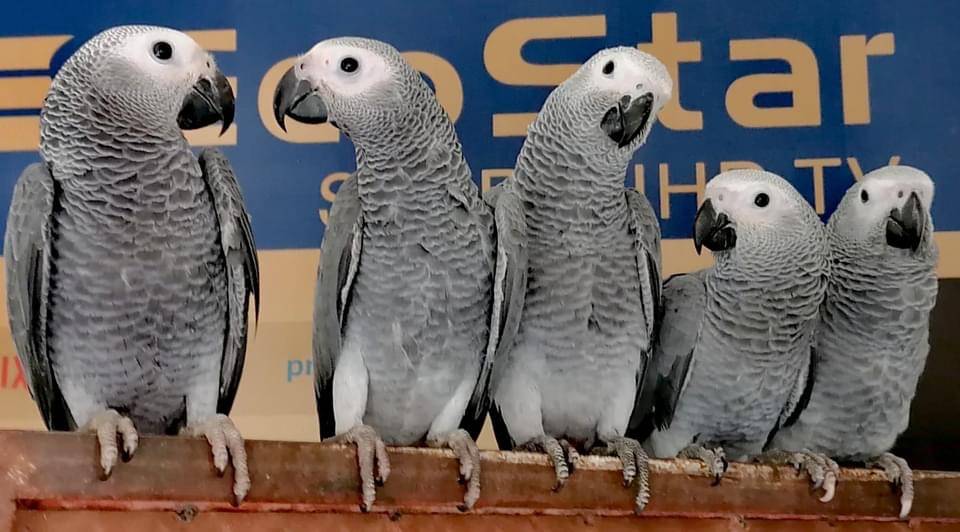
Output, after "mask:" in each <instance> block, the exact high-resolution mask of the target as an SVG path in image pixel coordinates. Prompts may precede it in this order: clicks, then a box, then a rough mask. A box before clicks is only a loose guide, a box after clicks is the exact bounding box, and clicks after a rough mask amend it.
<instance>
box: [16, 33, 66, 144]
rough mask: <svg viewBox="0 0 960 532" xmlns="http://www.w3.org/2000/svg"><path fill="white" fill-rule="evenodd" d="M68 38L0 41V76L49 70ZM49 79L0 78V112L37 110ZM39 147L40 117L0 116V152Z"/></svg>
mask: <svg viewBox="0 0 960 532" xmlns="http://www.w3.org/2000/svg"><path fill="white" fill-rule="evenodd" d="M72 38H73V36H71V35H47V36H43V37H3V38H0V74H2V73H5V72H3V71H11V70H14V71H15V70H50V61H51V60H52V59H53V55H54V54H55V53H57V50H59V49H60V47H61V46H63V45H64V44H65V43H66V42H67V41H69V40H70V39H72ZM50 82H51V78H50V77H49V76H23V77H3V78H0V109H4V110H6V109H16V110H23V109H30V110H37V111H38V114H39V109H40V107H41V106H42V105H43V97H44V96H45V95H46V94H47V90H49V89H50ZM39 145H40V117H39V116H38V115H32V116H7V117H0V152H4V151H33V150H36V149H37V147H38V146H39Z"/></svg>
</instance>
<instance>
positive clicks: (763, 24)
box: [0, 0, 960, 248]
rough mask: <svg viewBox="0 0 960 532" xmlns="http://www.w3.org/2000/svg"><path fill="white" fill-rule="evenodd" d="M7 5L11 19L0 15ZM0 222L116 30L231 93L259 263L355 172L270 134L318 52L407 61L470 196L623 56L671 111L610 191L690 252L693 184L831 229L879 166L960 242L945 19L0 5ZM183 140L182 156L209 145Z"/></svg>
mask: <svg viewBox="0 0 960 532" xmlns="http://www.w3.org/2000/svg"><path fill="white" fill-rule="evenodd" d="M14 4H16V5H14ZM0 14H2V16H0V210H2V211H3V212H6V209H7V206H8V202H9V200H10V194H11V192H12V189H13V185H14V182H15V180H16V178H17V176H19V174H20V171H21V170H22V169H23V168H24V167H25V166H26V165H27V164H29V163H31V162H34V161H36V160H37V159H38V155H37V153H36V142H37V140H36V129H35V126H36V116H37V113H38V107H39V103H40V101H42V95H43V92H44V91H45V87H46V85H45V83H46V84H48V83H49V77H50V76H52V75H53V73H55V72H56V69H57V68H59V67H60V66H61V65H62V64H63V62H64V61H65V60H66V59H67V57H69V56H70V54H71V53H73V52H74V51H75V50H76V49H77V48H78V47H79V46H80V45H81V44H82V43H83V42H84V41H85V40H87V39H88V38H90V37H91V36H93V35H94V34H96V33H97V32H99V31H101V30H103V29H105V28H107V27H110V26H114V25H120V24H133V23H144V24H155V25H163V26H170V27H174V28H177V29H181V30H184V31H192V32H194V31H195V32H197V35H198V36H199V37H198V40H199V41H201V43H202V44H204V45H205V46H207V47H208V49H211V50H215V51H214V53H215V54H216V56H217V60H218V62H219V64H220V67H221V69H222V70H223V71H224V72H225V73H226V74H227V75H228V76H231V77H233V78H236V80H235V81H236V84H237V91H238V95H237V96H238V109H237V120H236V124H237V128H236V130H235V131H233V132H232V135H230V136H228V137H225V138H224V139H220V140H219V141H218V142H220V143H224V144H226V145H225V146H224V149H225V150H226V152H227V154H228V156H229V157H230V159H231V161H232V162H233V164H234V166H235V168H236V170H237V173H238V175H239V176H240V180H241V185H242V187H243V191H244V194H245V196H246V199H247V203H248V205H249V208H250V212H251V215H252V218H253V223H254V230H255V233H256V238H257V242H258V244H259V245H260V246H261V247H262V248H315V247H318V246H319V244H320V241H321V238H322V234H323V220H324V219H325V216H326V211H327V209H329V206H330V203H329V200H330V199H331V198H332V197H333V193H334V192H335V190H336V187H337V181H338V180H339V179H342V172H350V171H352V170H353V168H354V160H353V148H352V146H351V145H350V143H349V141H348V140H346V139H343V138H339V137H338V136H337V134H336V131H335V130H332V129H330V128H329V126H323V127H325V128H327V129H323V128H317V127H314V128H313V129H311V128H307V127H303V128H298V129H297V130H295V131H293V132H292V133H291V134H290V135H283V134H282V132H280V131H279V130H278V129H277V128H276V126H275V125H274V124H273V119H272V117H271V114H270V109H269V106H267V107H266V108H264V102H269V97H270V96H272V94H273V87H274V86H275V83H276V81H277V80H278V79H279V75H280V74H281V73H282V70H283V68H282V67H283V65H280V63H281V62H282V61H284V60H285V59H287V58H290V57H292V56H295V55H296V54H298V53H301V52H303V51H306V50H307V49H309V48H310V47H311V46H312V45H313V44H314V43H316V42H317V41H320V40H322V39H326V38H329V37H335V36H341V35H359V36H367V37H372V38H376V39H381V40H384V41H387V42H389V43H391V44H393V45H394V46H396V47H397V48H398V49H399V50H401V51H403V52H408V58H409V59H410V60H411V62H413V63H415V65H416V66H417V67H418V68H420V69H421V70H422V71H423V72H424V73H425V75H426V76H427V77H428V78H429V79H430V80H431V82H432V83H433V84H434V86H435V87H436V88H437V91H438V94H439V95H440V97H441V101H442V103H443V104H444V106H445V107H446V108H447V110H448V112H449V113H450V114H451V115H452V116H454V117H455V118H456V125H457V130H458V132H459V134H460V138H461V141H462V143H463V145H464V150H465V152H466V154H467V158H468V161H469V162H470V165H471V167H472V168H473V170H474V176H475V178H476V179H477V181H478V182H481V180H482V181H483V182H484V184H487V185H489V184H490V183H495V182H496V181H497V180H498V179H500V178H502V177H503V175H504V170H505V169H506V170H509V169H510V168H512V166H513V163H514V160H515V158H516V155H517V153H518V151H519V148H520V145H521V143H522V141H523V138H522V135H523V133H524V131H525V127H526V124H527V123H528V121H529V118H530V115H529V114H530V113H535V112H536V111H537V110H538V109H539V107H540V105H541V104H542V102H543V101H544V99H545V98H546V96H547V94H548V93H549V91H550V90H551V86H552V85H553V84H556V83H557V82H559V81H560V80H562V79H564V78H565V77H566V75H568V74H569V73H570V72H571V71H572V69H573V68H575V66H576V65H577V64H579V63H582V62H583V61H584V60H585V59H587V58H588V57H589V56H590V55H592V54H593V53H594V52H595V51H597V50H598V49H600V48H604V47H608V46H614V45H628V46H632V45H639V46H641V47H642V48H644V49H645V50H647V51H650V52H652V53H654V54H655V55H657V56H658V57H660V58H661V60H663V61H664V62H665V63H666V64H667V66H668V67H669V68H671V69H672V72H673V73H674V75H675V80H674V81H675V86H674V98H673V100H672V102H671V104H670V106H669V107H668V108H667V109H666V110H665V111H664V114H663V116H662V117H661V118H662V121H661V123H660V124H658V125H657V127H656V128H655V129H654V130H653V132H652V134H651V136H650V140H649V142H648V143H647V144H646V146H644V147H643V148H641V149H640V150H639V151H638V153H637V157H636V161H635V162H636V164H637V166H635V167H633V168H631V170H630V172H629V175H628V178H627V183H628V185H630V186H633V185H634V184H635V183H638V182H639V186H640V188H642V189H643V191H644V192H645V193H646V194H647V196H648V197H649V198H650V200H651V203H652V204H653V206H654V208H655V209H656V210H657V212H658V213H659V214H660V215H661V218H662V221H663V233H664V236H665V237H666V238H688V237H689V236H690V231H691V225H692V219H693V214H694V212H695V209H696V203H697V197H696V196H697V194H696V190H697V188H698V187H697V185H698V182H699V187H700V189H701V190H702V186H703V183H704V182H705V181H706V180H707V179H709V178H710V177H712V176H713V175H715V174H717V173H718V172H719V171H720V170H721V168H728V167H736V166H744V165H747V164H749V163H753V164H756V165H759V166H762V167H764V168H766V169H768V170H771V171H773V172H776V173H779V174H780V175H783V176H784V177H786V178H787V179H789V180H790V181H791V182H792V183H793V184H794V185H795V186H796V187H797V188H798V189H799V190H800V191H801V192H802V193H803V194H804V195H805V196H806V197H807V198H808V199H809V200H810V201H811V203H814V204H816V206H817V208H818V210H820V211H822V212H824V213H825V214H829V212H830V211H831V209H832V208H833V206H834V205H835V204H836V203H837V201H839V198H840V196H841V195H842V193H843V191H844V190H845V189H846V188H847V187H848V186H849V185H850V184H851V183H852V181H853V180H854V179H855V177H856V176H858V175H860V174H862V173H863V172H867V171H869V170H871V169H874V168H876V167H878V166H882V165H885V164H888V163H889V162H891V161H893V162H901V163H902V164H909V165H911V166H917V167H919V168H921V169H924V170H925V171H927V172H928V173H929V174H930V175H931V176H932V177H933V179H934V180H935V182H936V183H937V188H938V190H937V198H938V199H937V200H936V201H935V203H934V219H935V221H936V224H937V228H938V229H939V230H960V210H956V209H953V208H952V205H951V203H952V202H951V201H950V198H960V181H958V179H957V176H956V173H955V171H954V165H955V155H954V153H955V152H954V150H955V149H956V147H957V146H960V98H958V97H957V95H956V91H957V88H958V87H960V69H958V68H956V66H957V65H956V62H957V58H958V57H960V42H958V40H957V38H956V34H955V33H954V32H955V31H956V28H957V27H958V23H960V3H956V2H910V3H906V2H895V1H886V0H884V1H878V0H857V1H846V2H836V1H828V0H810V1H807V2H803V3H796V2H757V1H755V0H749V1H748V0H728V1H726V2H710V1H705V0H696V1H695V0H687V1H647V2H617V1H594V2H576V1H570V0H551V1H547V0H535V1H526V2H516V1H514V2H506V1H499V0H498V1H487V2H476V3H471V2H458V1H454V2H440V1H433V2H388V1H375V0H367V1H359V2H339V1H332V0H309V1H286V2H281V1H276V0H274V1H271V2H266V1H240V0H234V1H218V2H212V1H207V2H163V3H149V4H148V3H145V2H136V1H128V0H114V1H109V2H99V3H94V4H92V5H91V4H90V3H85V2H63V3H60V2H44V1H33V2H28V3H24V2H16V3H14V2H8V3H7V4H6V5H5V6H4V7H2V8H0ZM212 138H213V137H212V136H209V135H208V138H207V141H204V140H202V139H200V140H197V141H196V143H197V144H204V143H208V142H212V140H211V139H212Z"/></svg>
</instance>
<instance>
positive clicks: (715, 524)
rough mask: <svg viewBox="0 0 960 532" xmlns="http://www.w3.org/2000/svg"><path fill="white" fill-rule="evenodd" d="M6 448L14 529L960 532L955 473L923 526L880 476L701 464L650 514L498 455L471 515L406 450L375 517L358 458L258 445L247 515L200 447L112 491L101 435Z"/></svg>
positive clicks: (659, 487) (603, 486)
mask: <svg viewBox="0 0 960 532" xmlns="http://www.w3.org/2000/svg"><path fill="white" fill-rule="evenodd" d="M0 449H2V455H0V473H2V475H0V529H2V530H35V531H36V530H198V531H206V530H307V529H317V530H356V529H361V528H366V527H369V528H370V529H374V530H454V529H455V530H483V531H484V532H489V531H491V530H500V529H502V530H511V531H512V530H518V531H519V530H534V529H536V530H590V529H601V528H602V529H605V530H609V529H614V530H621V529H622V530H636V529H637V528H638V527H639V526H641V525H651V526H653V525H655V526H657V527H663V528H667V529H677V530H680V529H683V530H740V529H746V528H749V529H751V530H757V529H761V530H766V529H777V530H783V529H785V528H786V529H789V530H798V531H799V530H810V529H813V528H817V527H823V528H824V529H826V528H827V527H831V526H834V525H835V526H837V527H840V528H849V527H856V526H858V525H859V526H862V525H869V527H870V528H871V529H873V530H888V529H889V530H906V529H907V528H908V527H909V528H911V529H916V528H918V527H919V528H936V529H937V530H946V529H952V528H957V529H960V474H955V473H936V472H920V471H918V472H916V476H915V482H916V485H915V487H916V499H915V501H914V505H913V513H912V516H911V521H910V523H909V524H908V523H906V522H902V521H898V520H897V519H896V515H897V511H898V508H899V506H898V497H897V495H896V494H895V493H894V492H893V491H892V490H891V487H890V485H889V484H888V483H887V482H886V481H885V480H884V478H883V477H882V475H881V474H880V473H879V472H876V471H867V470H843V472H842V475H841V478H840V483H839V485H838V489H837V494H836V498H835V499H834V501H833V502H831V503H828V504H823V503H820V502H819V501H817V499H816V497H814V495H813V494H812V493H811V489H810V486H809V483H808V482H807V480H806V478H805V477H803V476H800V475H798V474H797V473H795V472H794V471H793V469H791V468H770V467H766V466H755V465H738V464H732V465H731V467H730V470H729V471H728V473H727V475H726V477H725V478H724V479H723V482H722V483H721V484H720V485H719V486H716V487H711V485H710V480H711V479H709V478H707V477H706V476H704V474H703V473H702V472H701V469H700V466H699V464H697V463H695V462H689V461H654V462H653V463H652V464H651V479H650V484H651V492H652V498H651V501H650V504H649V506H648V507H647V510H646V512H644V514H643V516H640V517H637V516H634V515H633V512H632V508H633V497H634V489H635V488H633V487H631V488H624V487H623V486H622V484H621V478H622V477H621V474H620V471H619V462H618V461H617V460H616V459H613V458H600V457H585V458H584V459H583V460H582V465H581V467H580V468H579V469H577V471H576V472H575V473H574V474H573V475H572V476H571V478H570V481H569V482H568V483H567V485H566V486H565V487H564V488H563V489H562V490H560V491H559V492H553V491H551V489H550V488H551V486H553V482H554V477H553V469H552V468H551V467H549V466H548V463H547V459H546V457H545V456H542V455H536V454H527V453H503V452H484V453H483V493H482V496H481V498H480V502H479V503H478V504H477V508H476V509H475V510H474V511H472V512H469V513H461V512H459V511H458V510H457V505H458V504H459V503H460V502H461V498H462V494H463V488H462V486H460V485H459V484H458V483H457V480H456V479H457V462H456V460H455V459H454V457H453V455H452V453H450V452H448V451H441V450H433V449H406V448H396V449H391V450H390V458H391V461H392V465H393V468H392V469H393V472H392V475H391V477H390V479H389V481H388V482H387V483H386V485H385V486H383V487H381V488H380V489H379V490H378V492H377V502H376V505H375V507H374V511H373V512H371V513H369V514H361V513H360V512H359V500H360V493H359V488H358V486H359V484H358V482H359V478H358V474H357V468H356V454H355V453H354V451H353V449H351V448H350V447H342V446H334V445H320V444H316V443H289V442H272V441H248V442H247V452H248V453H249V458H250V468H251V470H250V474H251V478H252V481H253V488H252V489H251V491H250V494H249V496H248V498H247V501H246V502H244V504H243V505H242V506H240V507H239V508H236V507H233V506H231V504H230V498H231V483H232V469H229V468H228V470H227V474H226V475H225V476H224V477H218V476H217V475H216V473H215V471H214V468H213V463H212V460H211V458H210V449H209V446H208V445H207V443H206V442H205V441H204V440H201V439H190V438H168V437H145V438H143V439H142V440H141V444H140V448H139V449H138V450H137V454H136V456H134V458H133V459H132V460H131V461H130V462H127V463H120V464H118V465H117V467H116V468H115V469H114V472H113V475H112V476H111V477H110V478H109V479H107V480H105V481H101V480H98V474H99V469H98V468H99V466H98V465H97V452H96V441H95V438H94V437H93V436H91V435H77V434H65V433H57V434H53V433H41V432H13V431H11V432H0ZM813 521H822V522H821V523H813Z"/></svg>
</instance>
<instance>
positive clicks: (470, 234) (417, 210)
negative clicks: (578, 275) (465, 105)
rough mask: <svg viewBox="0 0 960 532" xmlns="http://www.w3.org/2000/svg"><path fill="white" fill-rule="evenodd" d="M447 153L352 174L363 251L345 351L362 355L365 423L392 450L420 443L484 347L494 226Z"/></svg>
mask: <svg viewBox="0 0 960 532" xmlns="http://www.w3.org/2000/svg"><path fill="white" fill-rule="evenodd" d="M447 152H448V153H447V154H446V156H445V157H444V156H442V152H439V153H437V154H436V155H435V156H432V157H428V159H427V160H426V161H425V162H424V164H405V165H401V166H393V167H390V168H376V167H372V165H364V166H363V167H361V168H360V169H359V170H358V172H357V181H358V188H359V197H360V203H361V206H362V214H361V219H362V234H361V245H362V252H361V259H360V262H359V266H358V269H357V273H356V279H355V281H354V283H353V286H352V289H351V295H350V298H351V301H350V307H349V310H348V312H347V316H346V320H345V327H346V330H345V335H344V336H345V341H344V344H345V345H347V344H349V345H350V346H352V347H359V348H360V350H361V351H362V353H363V357H364V361H365V364H366V366H367V368H368V372H369V378H370V381H371V383H370V386H369V390H370V392H369V398H368V402H367V408H366V416H365V422H367V423H370V424H371V425H373V426H374V427H376V428H377V429H378V431H379V432H380V434H381V435H382V436H383V437H384V438H386V439H388V441H394V442H401V443H411V442H413V441H417V440H419V439H421V438H422V437H423V435H424V434H425V433H426V429H427V428H428V427H429V422H430V421H431V420H432V419H433V418H434V417H435V416H436V415H437V414H438V413H439V409H440V408H441V407H442V406H443V404H444V403H445V402H446V401H447V400H449V398H450V396H451V395H452V393H453V391H454V389H455V388H456V386H457V385H458V384H459V383H460V381H461V380H462V379H463V378H464V375H468V374H470V373H471V372H473V371H476V369H477V367H478V366H479V363H480V360H481V354H482V352H483V350H484V349H485V347H486V343H487V337H488V330H489V315H488V313H489V309H490V305H491V298H492V292H491V286H492V280H493V279H492V266H493V255H492V254H493V248H492V244H491V242H492V234H491V229H492V223H493V221H492V217H491V216H490V214H489V213H488V211H487V210H486V209H485V206H484V205H483V204H482V202H481V200H480V198H479V194H478V192H477V189H476V186H475V185H474V184H473V182H472V181H471V180H470V174H469V169H468V168H467V166H466V163H465V162H464V161H463V159H462V157H460V156H459V154H454V153H453V152H450V151H449V148H447ZM421 375H431V378H430V379H429V380H428V381H425V380H423V379H421V378H420V376H421Z"/></svg>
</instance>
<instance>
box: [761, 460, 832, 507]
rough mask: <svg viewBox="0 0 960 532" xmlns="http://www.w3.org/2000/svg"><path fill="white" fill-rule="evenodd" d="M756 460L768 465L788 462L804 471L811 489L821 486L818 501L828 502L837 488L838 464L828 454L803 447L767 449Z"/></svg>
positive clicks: (798, 470) (798, 469)
mask: <svg viewBox="0 0 960 532" xmlns="http://www.w3.org/2000/svg"><path fill="white" fill-rule="evenodd" d="M757 461H759V462H761V463H764V464H769V465H782V464H789V465H791V466H793V468H794V469H796V470H797V472H798V473H799V472H800V471H804V472H806V473H807V475H808V476H809V477H810V482H811V483H812V484H813V489H819V488H823V496H822V497H820V502H830V501H832V500H833V496H834V494H835V493H836V490H837V480H838V479H839V478H840V466H839V465H837V463H836V462H834V461H833V459H832V458H830V457H829V456H827V455H825V454H822V453H815V452H812V451H809V450H806V449H804V450H803V451H799V452H794V451H780V450H776V451H768V452H766V453H763V454H762V455H760V457H759V458H758V459H757Z"/></svg>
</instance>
